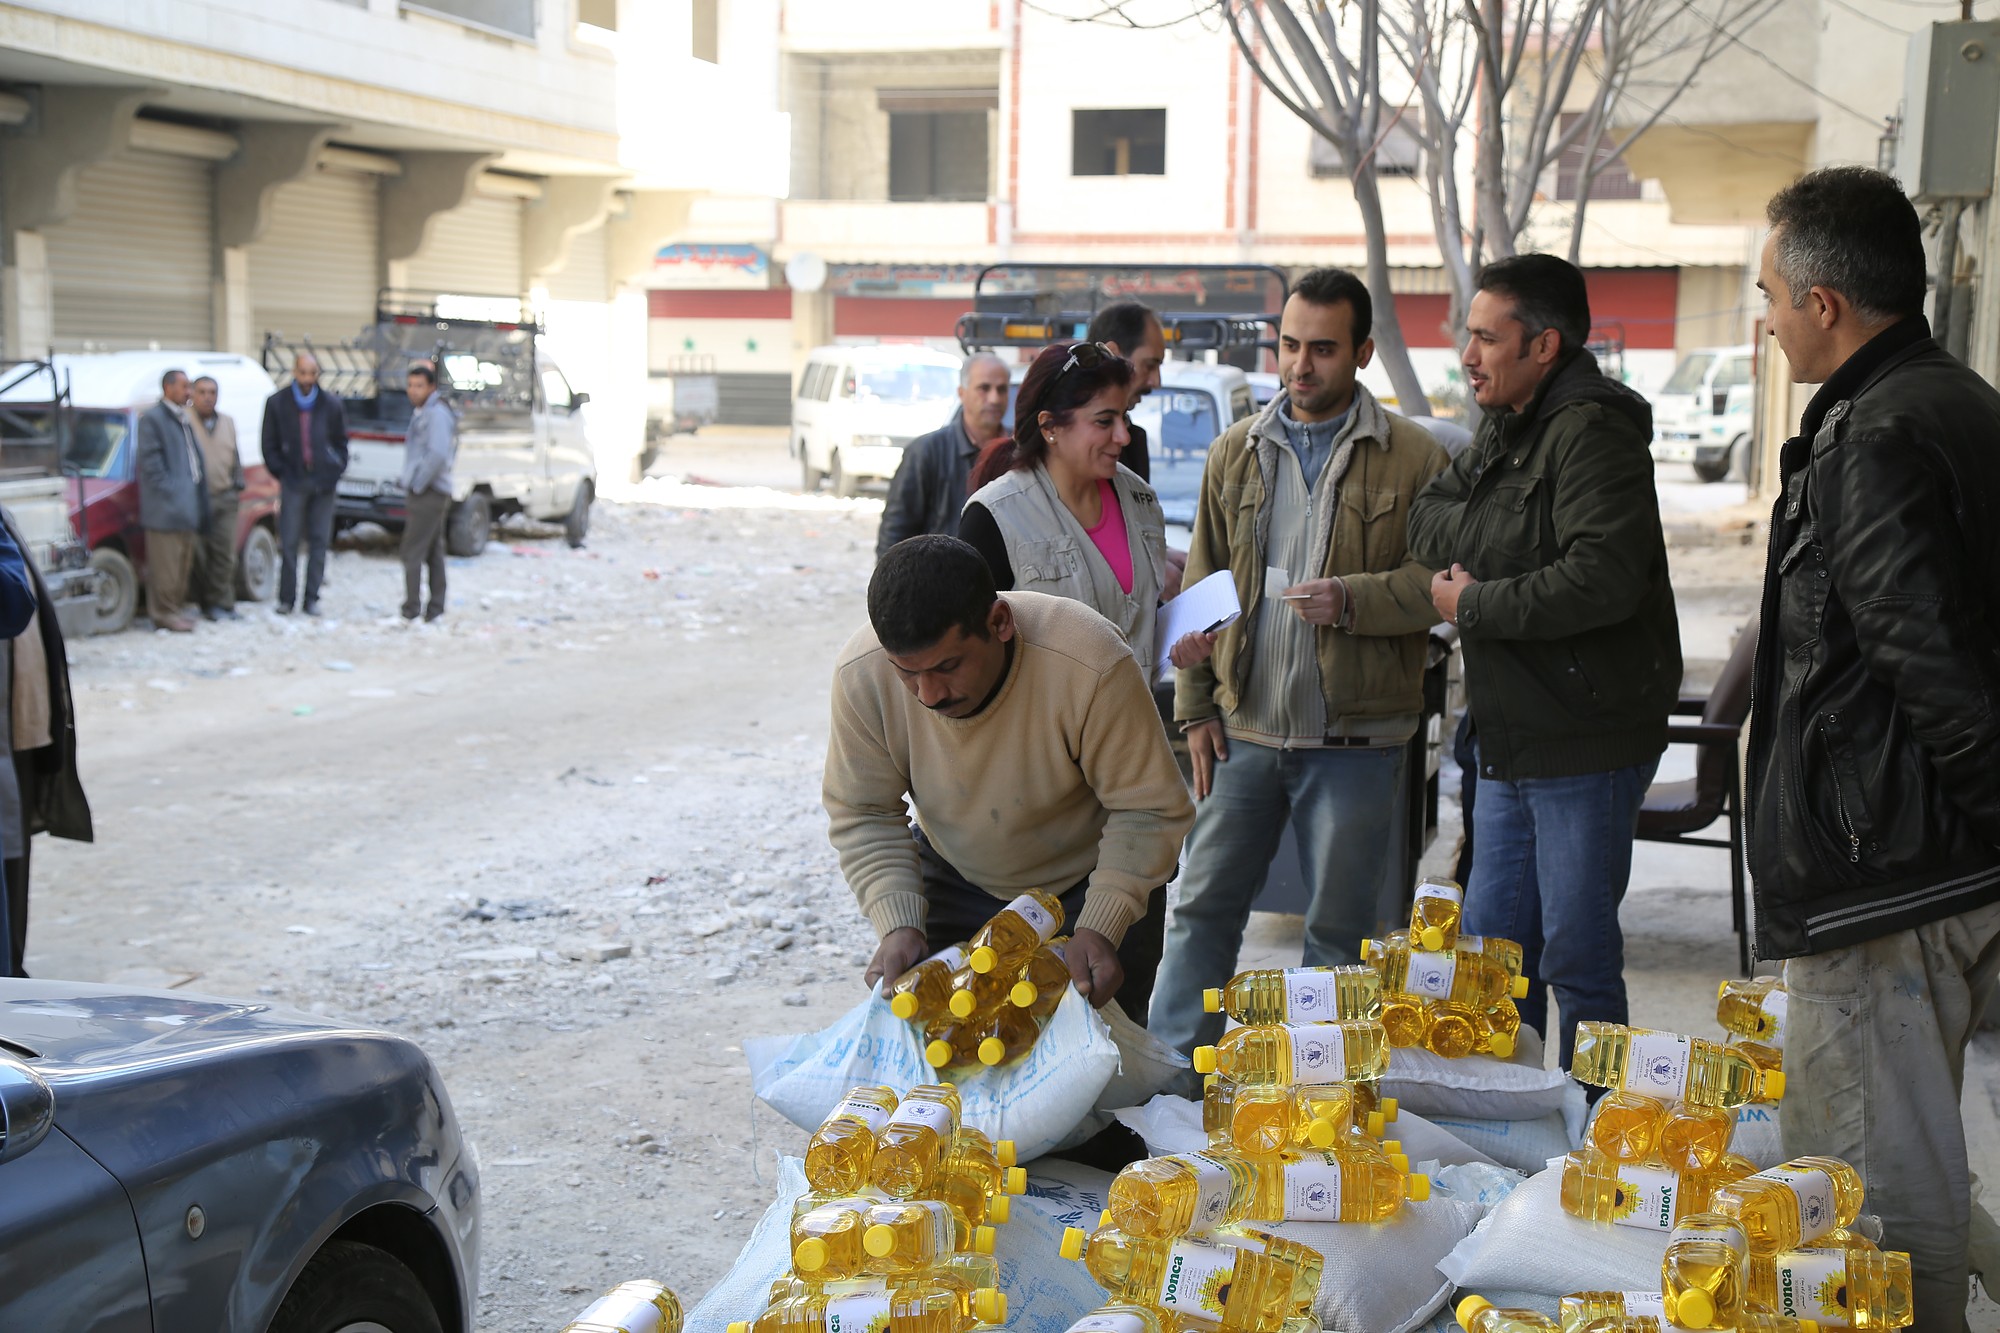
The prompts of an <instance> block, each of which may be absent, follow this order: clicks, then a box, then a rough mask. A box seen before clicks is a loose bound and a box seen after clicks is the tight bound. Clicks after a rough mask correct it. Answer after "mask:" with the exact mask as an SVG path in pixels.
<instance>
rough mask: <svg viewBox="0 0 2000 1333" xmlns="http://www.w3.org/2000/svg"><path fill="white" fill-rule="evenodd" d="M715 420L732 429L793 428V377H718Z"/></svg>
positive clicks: (748, 375) (778, 375) (781, 373)
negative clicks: (736, 427)
mask: <svg viewBox="0 0 2000 1333" xmlns="http://www.w3.org/2000/svg"><path fill="white" fill-rule="evenodd" d="M715 419H716V420H717V421H720V422H723V423H724V424H726V425H731V426H789V425H790V424H791V423H792V377H791V376H790V375H787V374H785V373H784V372H782V371H780V372H778V373H777V374H775V375H754V374H742V373H739V374H732V375H717V376H716V377H715Z"/></svg>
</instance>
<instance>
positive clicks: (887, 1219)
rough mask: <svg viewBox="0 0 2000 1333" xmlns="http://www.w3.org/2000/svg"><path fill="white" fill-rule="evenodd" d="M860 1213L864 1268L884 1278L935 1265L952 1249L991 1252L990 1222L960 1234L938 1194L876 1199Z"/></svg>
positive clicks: (954, 1219) (991, 1232) (949, 1254)
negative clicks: (899, 1198) (897, 1199)
mask: <svg viewBox="0 0 2000 1333" xmlns="http://www.w3.org/2000/svg"><path fill="white" fill-rule="evenodd" d="M864 1218H865V1220H866V1222H867V1226H866V1228H865V1229H864V1230H863V1231H862V1233H861V1248H862V1250H863V1251H864V1252H865V1253H866V1255H867V1258H866V1259H865V1260H864V1261H863V1271H864V1272H868V1273H874V1274H878V1275H880V1276H882V1277H895V1276H897V1275H898V1274H903V1273H915V1272H920V1271H922V1270H924V1269H926V1268H932V1267H935V1266H937V1265H939V1264H942V1263H944V1262H945V1261H946V1260H947V1259H949V1258H950V1257H951V1256H952V1253H953V1252H954V1251H956V1250H968V1251H971V1252H973V1253H975V1254H991V1253H993V1228H992V1227H985V1226H982V1227H973V1228H972V1229H971V1230H970V1231H969V1232H965V1233H963V1234H961V1233H960V1231H959V1229H958V1219H957V1218H955V1217H954V1216H952V1211H951V1208H950V1206H949V1205H947V1204H945V1203H943V1202H940V1201H939V1200H936V1199H907V1200H903V1201H901V1202H885V1203H877V1204H874V1205H872V1206H870V1208H869V1209H868V1211H867V1213H866V1214H864Z"/></svg>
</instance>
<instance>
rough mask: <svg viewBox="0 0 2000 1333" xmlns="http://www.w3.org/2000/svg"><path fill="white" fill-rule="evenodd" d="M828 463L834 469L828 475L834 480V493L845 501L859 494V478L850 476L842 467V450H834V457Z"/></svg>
mask: <svg viewBox="0 0 2000 1333" xmlns="http://www.w3.org/2000/svg"><path fill="white" fill-rule="evenodd" d="M828 462H829V464H830V466H831V468H832V471H831V472H830V473H829V474H828V475H830V476H831V477H832V478H833V493H834V494H835V495H838V496H839V497H840V498H841V499H843V500H845V499H849V498H851V497H852V496H854V495H856V494H858V493H859V492H860V490H861V483H860V481H859V480H858V479H857V478H854V477H851V476H849V475H848V473H847V469H846V468H844V467H842V466H841V465H840V450H838V449H836V450H834V451H833V457H832V458H831V459H829V460H828Z"/></svg>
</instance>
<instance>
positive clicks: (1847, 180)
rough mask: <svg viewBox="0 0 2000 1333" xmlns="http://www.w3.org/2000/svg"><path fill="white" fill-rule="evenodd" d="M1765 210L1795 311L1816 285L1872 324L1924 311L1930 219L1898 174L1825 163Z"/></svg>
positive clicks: (1775, 262) (1774, 257)
mask: <svg viewBox="0 0 2000 1333" xmlns="http://www.w3.org/2000/svg"><path fill="white" fill-rule="evenodd" d="M1764 213H1765V217H1766V218H1767V219H1768V220H1769V222H1770V224H1771V233H1772V236H1773V244H1772V247H1771V267H1773V268H1775V269H1776V270H1777V271H1778V276H1779V277H1781V278H1783V279H1784V280H1785V286H1786V288H1787V289H1788V290H1789V291H1790V292H1791V297H1792V306H1793V308H1794V309H1796V308H1797V307H1799V306H1802V305H1804V304H1805V301H1806V297H1807V295H1808V294H1810V293H1811V291H1812V289H1813V288H1815V287H1824V288H1826V289H1827V290H1829V291H1835V292H1839V293H1840V294H1841V295H1842V296H1843V297H1845V298H1847V303H1848V305H1850V306H1852V307H1853V308H1854V313H1855V314H1856V315H1859V316H1860V317H1861V319H1862V320H1863V321H1864V322H1866V323H1869V324H1877V323H1882V322H1885V321H1888V320H1893V319H1898V318H1901V317H1902V316H1904V315H1910V314H1915V313H1916V312H1917V311H1920V310H1922V309H1923V306H1924V289H1925V287H1926V286H1927V285H1928V283H1929V273H1928V271H1927V269H1928V265H1927V263H1926V261H1925V259H1924V239H1923V224H1922V223H1921V222H1920V221H1919V220H1918V218H1917V210H1916V208H1915V206H1913V205H1912V204H1911V203H1910V201H1909V199H1908V197H1906V196H1905V195H1904V194H1903V189H1902V187H1901V186H1900V185H1898V184H1896V182H1895V180H1894V178H1893V177H1890V176H1888V175H1885V174H1884V173H1882V172H1879V171H1874V170H1871V169H1870V168H1867V167H1826V168H1822V169H1821V170H1819V171H1814V172H1810V173H1808V174H1806V175H1804V176H1801V177H1800V178H1799V179H1798V180H1796V181H1793V182H1792V183H1791V184H1790V185H1787V186H1786V187H1785V188H1784V189H1782V190H1780V191H1778V193H1777V194H1775V195H1773V196H1772V197H1771V202H1770V204H1769V205H1767V206H1766V208H1765V210H1764Z"/></svg>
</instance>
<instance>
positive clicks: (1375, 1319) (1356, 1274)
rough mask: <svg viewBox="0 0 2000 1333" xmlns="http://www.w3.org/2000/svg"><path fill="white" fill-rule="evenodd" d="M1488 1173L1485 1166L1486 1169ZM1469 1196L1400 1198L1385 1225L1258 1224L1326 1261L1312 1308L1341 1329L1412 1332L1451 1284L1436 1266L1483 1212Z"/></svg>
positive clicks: (1344, 1332) (1324, 1322)
mask: <svg viewBox="0 0 2000 1333" xmlns="http://www.w3.org/2000/svg"><path fill="white" fill-rule="evenodd" d="M1485 1169H1488V1170H1490V1169H1491V1168H1485ZM1485 1211H1486V1210H1485V1208H1483V1207H1482V1206H1481V1205H1479V1204H1477V1203H1474V1202H1472V1201H1470V1200H1467V1199H1453V1198H1446V1197H1444V1196H1443V1195H1442V1194H1433V1195H1432V1196H1431V1197H1430V1198H1428V1199H1425V1200H1424V1201H1423V1202H1421V1203H1417V1202H1414V1201H1412V1202H1406V1203H1405V1204H1404V1205H1403V1207H1402V1209H1401V1210H1400V1211H1398V1212H1397V1214H1396V1215H1395V1216H1394V1217H1392V1218H1390V1219H1389V1220H1388V1221H1386V1222H1263V1223H1256V1224H1254V1225H1257V1226H1260V1227H1262V1228H1263V1229H1265V1230H1268V1231H1275V1232H1277V1233H1278V1234H1279V1235H1281V1236H1284V1237H1286V1238H1287V1239H1289V1240H1295V1241H1298V1242H1300V1243H1302V1244H1305V1245H1310V1246H1312V1247H1313V1248H1314V1249H1315V1250H1318V1251H1319V1252H1320V1254H1321V1255H1323V1256H1324V1257H1325V1259H1326V1270H1325V1273H1324V1275H1323V1276H1322V1277H1321V1278H1320V1284H1319V1299H1318V1300H1316V1301H1314V1302H1313V1312H1314V1313H1315V1314H1317V1315H1318V1316H1319V1322H1320V1327H1321V1328H1332V1329H1339V1330H1340V1333H1411V1330H1414V1329H1417V1328H1421V1327H1422V1326H1423V1325H1424V1323H1425V1321H1427V1320H1428V1319H1429V1318H1430V1317H1431V1316H1432V1315H1434V1314H1436V1313H1437V1312H1438V1310H1439V1309H1440V1308H1441V1307H1442V1306H1443V1305H1444V1302H1445V1298H1446V1297H1448V1296H1449V1295H1451V1283H1450V1282H1449V1281H1448V1280H1446V1279H1445V1278H1444V1277H1443V1275H1441V1274H1440V1273H1439V1272H1438V1271H1437V1267H1436V1265H1437V1263H1438V1262H1439V1261H1440V1260H1441V1259H1443V1258H1444V1257H1445V1256H1446V1255H1447V1254H1449V1253H1451V1251H1452V1249H1453V1248H1454V1247H1455V1246H1457V1245H1458V1244H1460V1243H1461V1242H1462V1241H1464V1239H1465V1238H1466V1237H1467V1236H1469V1235H1471V1234H1472V1230H1473V1228H1474V1227H1476V1226H1478V1225H1479V1219H1480V1217H1481V1216H1482V1215H1484V1213H1485Z"/></svg>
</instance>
